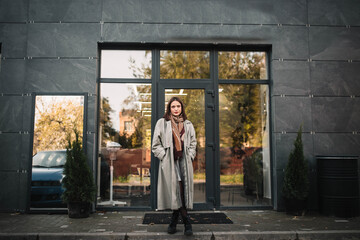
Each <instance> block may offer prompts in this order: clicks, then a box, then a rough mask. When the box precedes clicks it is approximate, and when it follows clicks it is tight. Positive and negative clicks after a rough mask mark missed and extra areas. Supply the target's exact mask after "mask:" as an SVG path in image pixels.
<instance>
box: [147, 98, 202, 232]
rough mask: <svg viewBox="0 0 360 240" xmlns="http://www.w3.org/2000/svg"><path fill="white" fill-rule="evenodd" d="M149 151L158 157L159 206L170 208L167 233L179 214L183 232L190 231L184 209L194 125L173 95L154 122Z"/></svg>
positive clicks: (189, 202) (189, 192)
mask: <svg viewBox="0 0 360 240" xmlns="http://www.w3.org/2000/svg"><path fill="white" fill-rule="evenodd" d="M152 152H153V153H154V155H155V157H157V158H158V159H159V160H160V164H159V173H158V192H157V198H158V209H159V210H164V209H171V210H173V213H172V217H171V222H170V224H169V226H168V233H170V234H173V233H175V232H176V224H177V221H178V219H179V215H180V214H181V217H182V219H183V222H184V227H185V230H184V234H185V235H192V227H191V224H190V221H189V216H188V214H187V209H192V207H193V196H194V190H193V185H194V184H193V166H192V161H193V160H194V158H195V155H196V137H195V129H194V126H193V125H192V123H191V122H190V121H189V120H187V117H186V114H185V110H184V104H183V102H182V101H181V100H180V98H178V97H172V98H171V99H170V100H169V102H168V104H167V107H166V112H165V115H164V117H163V118H161V119H159V120H158V121H157V123H156V126H155V130H154V135H153V142H152Z"/></svg>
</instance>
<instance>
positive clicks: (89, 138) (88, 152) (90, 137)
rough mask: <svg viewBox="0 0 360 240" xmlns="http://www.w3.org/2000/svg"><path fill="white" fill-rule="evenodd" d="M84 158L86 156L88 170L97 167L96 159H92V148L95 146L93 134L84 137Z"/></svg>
mask: <svg viewBox="0 0 360 240" xmlns="http://www.w3.org/2000/svg"><path fill="white" fill-rule="evenodd" d="M86 138H87V139H86V140H87V142H86V156H87V162H88V164H89V167H90V169H91V170H92V169H93V167H94V164H95V166H97V165H96V164H97V158H95V159H93V157H94V146H95V142H94V141H95V134H93V133H91V134H87V136H86Z"/></svg>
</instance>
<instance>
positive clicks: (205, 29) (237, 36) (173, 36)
mask: <svg viewBox="0 0 360 240" xmlns="http://www.w3.org/2000/svg"><path fill="white" fill-rule="evenodd" d="M307 31H308V29H307V28H306V27H289V26H286V27H284V26H283V27H277V26H260V25H258V26H256V25H253V26H249V25H241V26H228V25H225V26H221V25H200V24H191V25H190V24H183V25H181V24H138V23H105V24H104V41H106V42H142V41H145V42H175V43H182V42H184V43H185V42H186V43H189V42H190V43H194V42H199V43H214V42H218V43H241V44H252V45H256V44H273V53H272V54H273V56H272V57H273V58H284V59H307V58H308V52H309V51H308V44H307Z"/></svg>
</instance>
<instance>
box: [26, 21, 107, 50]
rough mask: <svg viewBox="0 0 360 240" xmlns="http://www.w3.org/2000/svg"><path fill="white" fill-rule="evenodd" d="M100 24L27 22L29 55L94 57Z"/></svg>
mask: <svg viewBox="0 0 360 240" xmlns="http://www.w3.org/2000/svg"><path fill="white" fill-rule="evenodd" d="M99 40H100V24H96V23H71V24H70V23H62V24H59V23H35V24H29V38H28V56H30V57H96V56H97V42H98V41H99Z"/></svg>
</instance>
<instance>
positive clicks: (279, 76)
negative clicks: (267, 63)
mask: <svg viewBox="0 0 360 240" xmlns="http://www.w3.org/2000/svg"><path fill="white" fill-rule="evenodd" d="M272 74H273V77H272V78H273V94H274V95H280V94H288V95H308V94H310V67H309V63H308V62H305V61H286V62H281V61H272Z"/></svg>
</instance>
